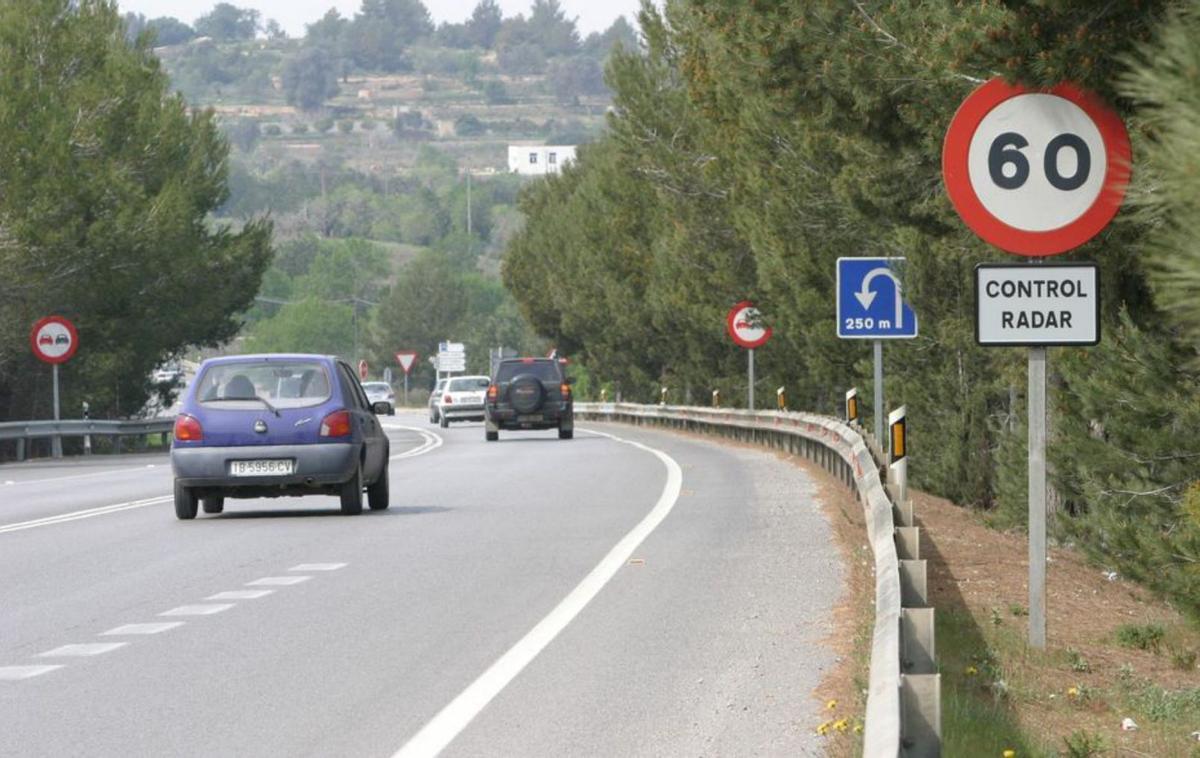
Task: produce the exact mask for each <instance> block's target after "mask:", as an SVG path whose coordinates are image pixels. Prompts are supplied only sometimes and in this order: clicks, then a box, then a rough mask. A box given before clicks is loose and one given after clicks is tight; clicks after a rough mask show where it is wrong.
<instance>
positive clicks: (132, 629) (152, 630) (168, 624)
mask: <svg viewBox="0 0 1200 758" xmlns="http://www.w3.org/2000/svg"><path fill="white" fill-rule="evenodd" d="M181 626H183V622H182V621H161V622H159V623H156V624H125V625H124V626H118V627H117V628H116V629H109V630H108V631H107V632H101V633H100V636H101V637H116V636H121V635H125V634H161V633H162V632H166V631H169V630H171V629H175V628H177V627H181Z"/></svg>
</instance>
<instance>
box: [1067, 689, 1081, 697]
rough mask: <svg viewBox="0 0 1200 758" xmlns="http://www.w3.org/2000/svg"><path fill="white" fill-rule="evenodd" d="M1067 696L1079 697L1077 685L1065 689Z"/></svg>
mask: <svg viewBox="0 0 1200 758" xmlns="http://www.w3.org/2000/svg"><path fill="white" fill-rule="evenodd" d="M1067 697H1079V688H1078V687H1069V688H1068V689H1067Z"/></svg>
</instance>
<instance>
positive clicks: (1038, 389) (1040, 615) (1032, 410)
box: [1029, 347, 1046, 650]
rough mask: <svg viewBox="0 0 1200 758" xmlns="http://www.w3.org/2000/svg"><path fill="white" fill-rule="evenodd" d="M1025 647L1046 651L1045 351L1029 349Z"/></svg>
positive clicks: (1044, 349) (1036, 348)
mask: <svg viewBox="0 0 1200 758" xmlns="http://www.w3.org/2000/svg"><path fill="white" fill-rule="evenodd" d="M1029 644H1030V646H1031V647H1034V648H1037V649H1039V650H1041V649H1044V648H1045V647H1046V348H1044V347H1031V348H1029Z"/></svg>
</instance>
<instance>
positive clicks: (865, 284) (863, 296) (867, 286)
mask: <svg viewBox="0 0 1200 758" xmlns="http://www.w3.org/2000/svg"><path fill="white" fill-rule="evenodd" d="M880 276H886V277H887V278H889V279H891V280H892V283H893V284H895V285H896V288H895V289H896V328H897V329H902V328H903V327H904V298H903V296H902V295H901V292H900V280H899V279H898V278H896V275H895V274H893V273H892V270H891V269H889V268H887V267H886V266H883V267H880V268H876V269H871V271H870V272H869V273H868V274H867V275H866V276H864V277H863V281H862V287H861V288H860V289H859V291H858V292H855V293H854V297H856V298H858V302H859V303H860V304H862V307H863V310H870V308H871V303H873V302H875V296H876V295H877V294H879V293H878V292H872V291H871V282H872V281H874V280H875V279H876V278H877V277H880Z"/></svg>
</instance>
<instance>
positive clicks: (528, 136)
mask: <svg viewBox="0 0 1200 758" xmlns="http://www.w3.org/2000/svg"><path fill="white" fill-rule="evenodd" d="M126 22H127V27H128V33H129V35H130V38H131V39H140V38H142V36H143V35H144V36H145V38H147V39H154V40H155V42H154V44H156V45H157V47H156V48H155V52H156V54H157V55H158V56H159V57H160V58H161V59H162V61H163V64H164V66H165V67H166V70H167V71H168V72H169V73H170V75H171V78H172V83H173V85H174V86H175V87H176V88H177V89H178V90H179V91H180V92H181V93H182V94H183V95H184V96H185V97H186V98H187V99H188V101H189V102H191V103H193V104H195V105H197V106H202V107H207V108H211V109H212V111H213V112H214V114H215V115H216V117H217V119H218V121H219V123H220V124H221V125H222V128H223V130H224V132H225V134H226V135H227V137H228V139H229V141H230V143H231V145H232V146H233V152H232V156H231V160H230V181H229V187H230V195H229V198H228V200H227V201H226V202H225V203H224V205H223V206H222V208H221V209H220V210H219V211H218V213H217V218H219V219H227V220H229V221H230V222H233V223H235V224H236V223H240V222H241V221H243V220H245V219H250V218H254V217H256V216H259V215H269V216H270V218H271V219H272V221H273V222H274V244H275V248H276V258H275V263H274V265H273V266H272V267H271V268H270V269H269V270H268V271H267V272H266V275H265V278H264V282H263V287H262V290H261V292H260V293H259V298H258V301H257V305H256V306H255V307H254V308H253V309H252V310H251V311H250V312H249V313H248V314H247V316H246V319H247V325H246V328H245V329H244V330H243V332H242V334H241V335H240V337H239V339H238V340H237V341H236V343H235V344H234V348H235V349H242V350H318V351H321V352H332V353H337V354H341V355H344V356H345V357H347V358H350V359H351V360H355V359H357V358H361V357H367V358H370V359H371V362H372V364H373V365H375V366H380V367H381V366H385V365H391V364H393V363H394V359H393V358H392V357H391V356H392V354H393V353H394V352H395V351H396V350H398V349H402V348H407V349H414V350H417V351H419V352H420V353H422V354H423V355H429V354H430V353H431V352H432V351H433V350H434V349H435V348H436V344H437V342H438V341H440V340H443V339H453V340H458V341H465V342H466V343H467V344H468V355H469V357H470V360H471V364H472V368H473V369H475V370H486V357H487V349H488V348H489V347H494V346H497V345H507V346H509V347H513V348H520V349H524V350H541V349H542V348H543V347H544V343H543V341H542V340H541V339H540V338H539V337H538V336H537V335H535V334H534V333H533V332H532V331H531V330H529V328H528V327H527V325H526V323H525V321H524V319H523V318H522V317H521V315H520V313H519V311H518V310H517V308H516V305H515V302H514V301H513V300H512V299H511V297H510V296H509V295H508V294H507V291H506V290H505V289H504V288H503V286H502V285H501V284H500V282H499V278H498V272H499V267H500V259H501V256H502V255H503V251H504V249H505V246H506V243H507V241H508V239H510V238H511V237H512V235H513V234H515V233H516V231H517V230H518V229H519V228H520V225H521V223H522V219H521V215H520V213H519V212H518V211H517V208H516V204H517V195H518V192H519V190H520V188H521V187H522V186H523V185H524V184H526V183H528V181H529V180H528V179H521V178H519V177H516V176H514V175H511V174H509V172H508V165H507V161H508V146H509V145H510V144H517V145H540V144H570V145H575V144H581V143H586V142H588V141H591V140H593V139H595V138H596V137H598V136H599V135H600V134H601V133H602V132H603V130H604V128H605V127H604V114H605V112H606V110H607V108H608V107H609V105H610V103H611V96H610V94H609V92H608V89H607V87H606V85H605V83H604V77H603V70H604V66H605V64H606V62H607V60H608V58H609V56H610V55H611V54H612V52H613V50H614V49H616V48H617V47H621V48H622V49H626V50H636V49H637V48H638V45H639V42H638V38H637V35H636V34H635V32H634V30H633V28H632V27H631V26H630V24H629V23H628V22H627V21H625V20H624V19H623V18H621V19H618V20H617V21H616V22H615V23H614V24H613V25H612V26H611V28H609V29H608V30H606V31H605V32H603V33H599V34H595V33H594V34H591V35H588V36H586V37H581V35H580V34H579V32H578V30H577V28H576V25H575V22H574V21H573V20H571V19H568V18H567V17H566V15H565V13H564V11H563V9H562V7H561V6H560V5H559V3H558V0H533V2H532V3H531V6H530V9H529V12H528V13H527V14H521V15H517V16H513V17H508V18H506V17H504V15H503V14H502V13H501V11H500V8H499V6H498V5H497V4H496V3H495V1H494V0H480V2H479V3H478V4H477V6H476V7H475V9H474V11H473V12H472V14H471V15H470V17H468V18H467V19H465V20H463V21H461V22H455V23H443V24H440V25H435V24H434V23H433V21H432V20H431V18H430V14H429V12H428V9H427V8H426V7H425V5H423V4H422V3H421V2H420V0H364V1H363V2H362V4H361V7H360V8H359V10H358V12H357V13H355V14H353V15H352V16H349V17H344V16H342V15H341V14H339V13H338V12H337V11H336V10H330V11H329V12H328V13H326V14H325V15H324V16H322V17H320V18H319V19H315V20H314V21H313V22H312V23H311V24H309V25H308V26H307V30H306V33H305V35H304V37H303V38H300V39H289V38H287V37H286V36H284V35H283V34H281V33H278V24H273V23H272V22H271V21H270V20H264V19H262V18H260V17H259V16H258V14H257V13H256V12H254V11H252V10H243V9H239V8H237V7H236V6H235V5H231V4H229V3H219V4H217V5H216V6H214V8H213V9H212V11H211V12H210V13H208V14H206V15H204V16H202V17H201V18H200V19H197V20H195V21H194V23H193V24H191V25H189V24H187V23H185V22H183V21H181V20H178V19H174V18H152V19H147V18H144V17H140V16H135V15H129V16H127V18H126ZM422 293H423V295H424V297H421V298H418V297H417V295H418V294H422ZM423 309H433V310H437V311H438V312H437V313H424V312H423ZM418 315H419V316H421V317H420V318H417V316H418ZM413 324H425V326H424V327H421V328H415V327H414V326H413ZM431 377H432V372H430V371H428V367H426V366H424V365H423V364H422V367H421V369H420V371H419V377H418V380H417V383H418V385H420V384H422V383H425V382H428V381H431Z"/></svg>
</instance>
